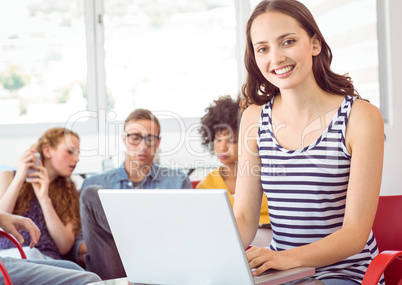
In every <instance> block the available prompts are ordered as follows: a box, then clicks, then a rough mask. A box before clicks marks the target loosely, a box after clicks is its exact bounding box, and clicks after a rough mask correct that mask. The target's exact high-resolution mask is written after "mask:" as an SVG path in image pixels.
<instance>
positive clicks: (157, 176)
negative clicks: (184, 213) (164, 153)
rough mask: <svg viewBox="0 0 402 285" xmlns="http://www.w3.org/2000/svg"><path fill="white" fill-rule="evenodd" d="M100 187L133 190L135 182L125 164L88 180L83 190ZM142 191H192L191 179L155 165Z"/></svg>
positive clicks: (180, 173)
mask: <svg viewBox="0 0 402 285" xmlns="http://www.w3.org/2000/svg"><path fill="white" fill-rule="evenodd" d="M93 185H98V186H102V187H104V188H105V189H133V182H132V181H130V180H129V179H128V175H127V172H126V169H125V168H124V162H123V163H122V165H120V167H119V168H116V169H112V170H109V171H106V172H103V173H99V174H94V175H91V176H90V177H88V178H86V179H85V180H84V182H83V184H82V187H81V189H84V188H86V187H88V186H93ZM140 188H141V189H192V186H191V182H190V179H189V178H188V176H187V175H185V174H184V173H183V172H182V171H181V170H178V169H170V168H167V167H162V166H160V165H158V164H156V163H154V164H153V166H152V168H151V170H150V171H149V173H148V175H147V176H146V177H145V179H144V180H143V181H142V184H141V186H140Z"/></svg>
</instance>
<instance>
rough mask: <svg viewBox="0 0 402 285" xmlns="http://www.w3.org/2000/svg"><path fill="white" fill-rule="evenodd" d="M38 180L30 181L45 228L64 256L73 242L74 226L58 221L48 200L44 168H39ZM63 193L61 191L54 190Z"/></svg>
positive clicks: (47, 186) (50, 201)
mask: <svg viewBox="0 0 402 285" xmlns="http://www.w3.org/2000/svg"><path fill="white" fill-rule="evenodd" d="M39 170H40V172H39V174H38V178H35V179H33V180H32V186H33V189H34V192H35V195H36V197H37V198H38V201H39V204H40V206H41V208H42V212H43V216H44V218H45V222H46V227H47V230H48V231H49V234H50V236H51V237H52V239H53V241H54V242H55V244H56V246H57V249H58V250H59V252H60V253H61V254H66V253H67V252H69V251H70V249H71V247H72V246H73V244H74V241H75V234H74V231H73V228H74V224H73V223H72V222H68V223H67V224H66V225H64V224H63V222H62V221H61V220H60V217H59V215H58V214H57V213H56V210H55V209H54V207H53V204H52V200H51V199H50V198H49V177H48V174H47V170H46V168H45V167H43V166H40V167H39ZM55 190H56V191H63V189H55Z"/></svg>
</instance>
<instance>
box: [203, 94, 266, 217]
mask: <svg viewBox="0 0 402 285" xmlns="http://www.w3.org/2000/svg"><path fill="white" fill-rule="evenodd" d="M239 122H240V108H239V100H237V101H235V100H233V99H232V98H231V97H230V96H228V95H227V96H221V97H220V98H219V99H218V100H215V101H214V102H213V103H212V104H211V105H210V106H209V107H208V108H206V114H205V115H204V116H203V117H202V118H201V124H202V127H201V129H200V133H201V137H202V144H203V145H204V146H206V147H207V148H208V149H209V150H210V152H211V153H212V154H214V153H215V154H216V155H217V156H218V158H219V160H220V162H221V163H222V164H223V166H220V167H218V168H216V169H215V170H213V171H212V172H211V173H209V174H208V176H207V177H206V178H205V179H204V180H203V181H201V182H200V183H199V184H198V185H197V189H226V190H227V191H228V196H229V200H230V203H231V204H232V206H233V204H234V197H235V188H236V174H237V171H238V169H237V160H238V153H237V150H238V142H237V137H238V134H239ZM259 223H260V224H268V223H269V216H268V203H267V198H266V197H265V196H263V200H262V203H261V210H260V220H259Z"/></svg>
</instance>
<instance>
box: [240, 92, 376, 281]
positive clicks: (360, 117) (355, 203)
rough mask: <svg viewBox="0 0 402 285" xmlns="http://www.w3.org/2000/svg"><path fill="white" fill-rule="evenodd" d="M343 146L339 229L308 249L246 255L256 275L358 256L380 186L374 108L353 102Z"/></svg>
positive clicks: (255, 251)
mask: <svg viewBox="0 0 402 285" xmlns="http://www.w3.org/2000/svg"><path fill="white" fill-rule="evenodd" d="M346 146H347V149H348V151H349V153H350V154H351V155H352V159H351V166H350V176H349V184H348V190H347V198H346V209H345V217H344V221H343V225H342V228H341V229H340V230H338V231H336V232H334V233H333V234H331V235H329V236H327V237H325V238H323V239H321V240H319V241H317V242H314V243H312V244H309V245H305V246H301V247H297V248H293V249H289V250H285V251H281V252H274V251H270V250H267V249H259V248H253V249H251V250H249V251H247V257H248V260H249V264H250V267H251V268H257V270H256V271H255V273H253V274H255V275H258V274H260V273H262V272H263V271H265V270H266V269H268V268H276V269H287V268H292V267H298V266H312V267H320V266H325V265H329V264H333V263H335V262H338V261H341V260H343V259H345V258H347V257H349V256H351V255H354V254H357V253H359V252H361V251H362V250H363V248H364V246H365V244H366V242H367V239H368V236H369V234H370V231H371V228H372V225H373V221H374V217H375V214H376V209H377V204H378V196H379V192H380V186H381V177H382V166H383V154H384V122H383V119H382V116H381V113H380V111H379V110H378V108H377V107H375V106H373V105H371V104H369V103H367V102H364V101H362V100H356V101H355V102H354V104H353V107H352V112H351V114H350V117H349V120H348V125H347V129H346Z"/></svg>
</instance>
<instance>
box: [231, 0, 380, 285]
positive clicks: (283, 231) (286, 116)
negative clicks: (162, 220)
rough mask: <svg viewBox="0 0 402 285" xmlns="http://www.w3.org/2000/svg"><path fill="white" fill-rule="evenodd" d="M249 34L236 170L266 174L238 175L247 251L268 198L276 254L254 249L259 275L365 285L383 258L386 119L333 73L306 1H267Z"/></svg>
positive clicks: (237, 208) (238, 213)
mask: <svg viewBox="0 0 402 285" xmlns="http://www.w3.org/2000/svg"><path fill="white" fill-rule="evenodd" d="M246 35H247V45H246V52H245V63H246V68H247V71H248V74H247V80H246V83H245V84H244V87H243V96H244V98H243V99H242V103H243V104H242V107H243V116H242V122H241V127H240V136H239V153H240V154H241V155H239V167H238V168H239V169H243V168H245V166H249V168H256V169H258V170H259V172H258V174H256V175H251V173H246V174H245V175H240V176H238V179H237V182H236V200H235V204H234V213H235V217H236V221H237V225H238V227H239V231H240V235H241V237H242V241H243V245H244V247H245V248H247V247H248V246H249V244H250V243H251V241H252V240H253V239H254V236H255V233H256V230H257V226H258V218H259V211H257V209H259V205H260V203H261V195H262V194H264V195H265V196H266V197H267V200H268V209H269V216H270V220H271V226H272V232H273V239H272V241H271V244H270V249H267V248H258V247H253V248H251V249H249V250H247V253H246V254H247V258H248V261H249V265H250V268H254V269H255V271H253V273H252V274H253V275H259V274H261V273H262V272H264V271H266V270H267V269H270V268H273V269H279V270H283V269H289V268H294V267H300V266H311V267H315V268H316V273H315V275H314V276H313V278H314V279H318V280H321V281H323V282H324V284H328V285H329V284H339V285H340V284H345V285H346V284H360V283H361V282H362V279H363V276H364V274H365V271H366V269H367V267H368V265H369V264H370V262H371V261H372V260H373V259H374V257H375V256H376V255H377V254H378V248H377V245H376V241H375V237H374V235H373V232H372V230H371V228H372V225H373V221H374V215H375V212H376V207H377V203H378V196H379V192H380V186H381V177H382V163H383V155H384V122H383V119H382V116H381V113H380V111H379V109H378V108H377V107H376V106H373V105H372V104H370V103H368V102H367V101H364V100H361V99H360V96H359V94H358V93H357V91H356V90H355V87H354V85H353V82H352V80H351V78H350V77H349V76H348V75H343V74H338V73H336V72H334V71H332V69H331V61H332V53H331V49H330V47H329V45H328V44H327V42H326V40H325V38H324V36H323V35H322V33H321V31H320V29H319V27H318V25H317V23H316V21H315V19H314V17H313V16H312V14H311V13H310V11H309V10H308V9H307V8H306V7H305V6H304V5H303V4H302V3H300V2H299V1H296V0H264V1H261V2H260V3H259V4H258V5H257V7H256V8H255V9H254V11H253V13H252V14H251V16H250V18H249V21H248V23H247V28H246ZM362 96H364V94H363V95H362ZM351 241H353V242H351ZM352 268H353V269H352ZM383 282H384V280H381V281H380V284H383Z"/></svg>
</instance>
